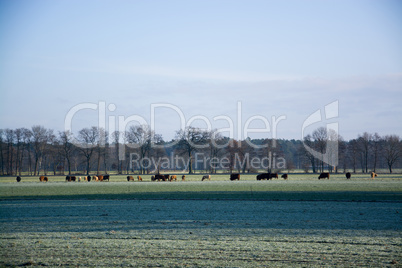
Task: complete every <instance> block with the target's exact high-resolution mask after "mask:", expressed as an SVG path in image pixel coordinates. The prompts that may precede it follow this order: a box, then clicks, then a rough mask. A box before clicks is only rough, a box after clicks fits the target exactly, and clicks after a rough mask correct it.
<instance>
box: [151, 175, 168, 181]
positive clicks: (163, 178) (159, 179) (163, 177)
mask: <svg viewBox="0 0 402 268" xmlns="http://www.w3.org/2000/svg"><path fill="white" fill-rule="evenodd" d="M167 176H169V175H167ZM152 177H154V180H153V181H166V175H161V174H156V175H155V176H152ZM152 177H151V180H152ZM168 178H169V177H168Z"/></svg>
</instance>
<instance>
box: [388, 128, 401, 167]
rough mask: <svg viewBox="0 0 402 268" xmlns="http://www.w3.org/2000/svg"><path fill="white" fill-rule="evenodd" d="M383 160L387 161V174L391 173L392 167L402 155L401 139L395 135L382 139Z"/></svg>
mask: <svg viewBox="0 0 402 268" xmlns="http://www.w3.org/2000/svg"><path fill="white" fill-rule="evenodd" d="M384 142H385V144H384V158H385V160H386V161H387V165H388V169H389V173H392V166H393V165H394V164H395V163H396V161H397V160H398V159H399V158H400V157H401V155H402V145H401V139H400V137H399V136H397V135H387V136H385V137H384Z"/></svg>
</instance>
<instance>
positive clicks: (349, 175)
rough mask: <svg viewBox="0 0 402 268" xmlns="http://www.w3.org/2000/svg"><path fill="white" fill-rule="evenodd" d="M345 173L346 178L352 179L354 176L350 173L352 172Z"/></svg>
mask: <svg viewBox="0 0 402 268" xmlns="http://www.w3.org/2000/svg"><path fill="white" fill-rule="evenodd" d="M345 175H346V179H348V180H349V179H350V177H352V175H351V174H350V172H347V173H346V174H345Z"/></svg>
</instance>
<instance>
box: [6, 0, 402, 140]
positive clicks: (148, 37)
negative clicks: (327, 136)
mask: <svg viewBox="0 0 402 268" xmlns="http://www.w3.org/2000/svg"><path fill="white" fill-rule="evenodd" d="M401 3H402V2H401V1H388V0H381V1H380V0H376V1H375V0H365V1H359V0H356V1H344V0H336V1H324V0H322V1H310V0H306V1H267V0H266V1H253V0H252V1H219V0H218V1H95V0H93V1H71V0H70V1H53V0H49V1H41V0H33V1H32V0H25V1H21V0H14V1H5V0H0V36H1V38H0V92H1V100H0V107H1V108H0V128H18V127H28V128H29V127H31V126H32V125H35V124H41V125H44V126H45V127H47V128H52V129H55V130H63V129H64V121H65V117H66V115H67V113H68V111H69V110H70V109H71V108H72V107H74V106H76V105H78V104H80V103H95V104H98V103H99V102H100V101H104V102H106V105H109V104H114V105H115V106H116V109H115V110H114V111H107V115H108V116H112V117H115V118H118V116H124V118H127V117H129V116H132V115H138V116H141V117H143V118H144V119H145V120H146V121H147V122H150V114H151V105H152V104H155V103H169V104H172V105H174V106H175V107H177V108H178V109H180V110H181V111H182V112H183V114H184V116H185V118H186V120H187V121H188V120H189V119H190V118H191V117H193V116H197V115H202V116H205V117H206V118H208V119H209V120H210V121H211V123H212V127H213V128H219V127H227V126H228V124H225V122H224V121H223V122H222V120H221V121H220V122H218V121H217V120H215V121H214V120H213V118H214V117H216V116H221V115H225V116H229V117H230V118H232V120H233V121H234V123H235V126H236V129H238V128H237V122H238V118H237V117H238V102H241V107H242V119H243V120H242V123H243V127H244V123H245V121H246V120H247V119H248V118H250V117H252V116H255V115H261V116H263V117H265V118H267V120H268V121H269V122H270V123H271V125H272V117H273V116H274V117H276V118H278V117H280V116H286V119H285V120H282V121H281V122H280V123H279V124H278V127H277V133H276V137H278V138H287V139H289V138H295V139H300V138H301V126H302V124H303V122H304V120H305V119H306V118H307V117H308V116H309V115H310V114H312V113H313V112H315V111H316V110H318V109H323V108H324V106H325V105H326V104H329V103H331V102H333V101H336V100H337V101H339V118H337V119H336V121H337V122H338V123H339V131H340V134H341V135H342V136H344V137H345V138H346V139H351V138H355V137H357V135H358V134H361V133H363V132H364V131H368V132H372V133H373V132H378V133H379V134H381V135H385V134H398V135H402V124H401V123H400V122H402V108H401V106H402V105H401V100H402V49H401V47H402V4H401ZM155 114H156V116H157V117H156V119H155V121H156V129H155V130H156V131H157V132H158V133H160V134H162V135H163V137H164V138H165V139H167V140H168V139H171V138H173V137H174V132H175V130H178V129H179V128H180V124H179V122H178V121H179V118H178V116H177V113H176V112H174V111H173V110H172V109H167V108H166V109H162V108H161V109H159V110H157V111H156V113H155ZM96 118H97V113H96V112H94V111H91V110H86V111H82V112H80V113H77V114H76V116H75V117H74V120H73V124H74V125H73V130H75V131H77V130H79V129H81V128H83V127H90V126H92V125H97V122H98V120H97V119H96ZM198 123H199V124H197V121H195V122H194V126H200V127H203V126H205V124H203V123H202V122H201V121H200V120H199V121H198ZM220 123H221V124H220ZM254 123H255V124H254V127H261V124H259V123H261V122H258V120H256V121H255V122H254ZM322 123H323V124H325V123H326V122H322ZM318 126H319V125H317V126H312V128H314V127H318ZM110 129H113V128H110ZM241 129H242V128H241ZM236 132H237V130H236ZM264 135H265V136H267V137H271V136H272V131H271V133H265V134H264V133H263V134H255V135H254V136H255V137H262V136H264ZM235 138H236V136H235ZM242 138H244V137H242Z"/></svg>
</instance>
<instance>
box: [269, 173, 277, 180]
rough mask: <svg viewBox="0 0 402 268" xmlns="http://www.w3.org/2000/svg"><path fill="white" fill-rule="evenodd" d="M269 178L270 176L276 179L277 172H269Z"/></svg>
mask: <svg viewBox="0 0 402 268" xmlns="http://www.w3.org/2000/svg"><path fill="white" fill-rule="evenodd" d="M269 178H270V179H272V178H275V179H278V178H279V176H278V173H270V174H269Z"/></svg>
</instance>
